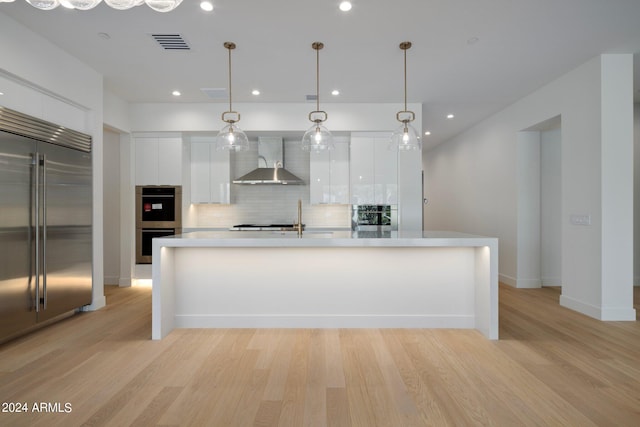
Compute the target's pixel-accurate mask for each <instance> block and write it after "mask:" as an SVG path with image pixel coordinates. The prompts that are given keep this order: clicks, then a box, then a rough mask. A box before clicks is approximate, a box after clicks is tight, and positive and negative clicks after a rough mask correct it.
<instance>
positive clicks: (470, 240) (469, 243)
mask: <svg viewBox="0 0 640 427" xmlns="http://www.w3.org/2000/svg"><path fill="white" fill-rule="evenodd" d="M229 233H231V235H228V234H227V233H224V235H223V236H218V237H206V236H202V237H193V236H187V235H184V236H183V235H177V236H171V237H161V238H155V239H153V244H154V246H155V245H158V246H159V247H178V248H179V247H182V248H195V247H262V248H264V247H358V248H361V247H482V246H488V247H497V244H498V239H497V238H495V237H483V236H471V235H461V236H464V237H456V235H452V236H450V237H393V238H349V237H316V238H314V237H310V236H309V235H307V236H306V237H305V235H304V234H303V237H302V238H299V237H297V236H291V235H287V236H279V235H274V236H268V237H267V236H264V235H263V236H260V237H250V236H248V235H246V234H244V235H240V234H238V233H244V232H229ZM427 236H428V234H427Z"/></svg>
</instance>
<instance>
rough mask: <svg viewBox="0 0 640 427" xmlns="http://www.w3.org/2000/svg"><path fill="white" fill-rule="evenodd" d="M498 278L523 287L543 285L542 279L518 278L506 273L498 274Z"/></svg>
mask: <svg viewBox="0 0 640 427" xmlns="http://www.w3.org/2000/svg"><path fill="white" fill-rule="evenodd" d="M498 280H499V281H500V282H501V283H504V284H505V285H509V286H511V287H514V288H521V289H531V288H539V287H541V286H542V282H541V281H540V279H516V278H515V277H511V276H507V275H506V274H498Z"/></svg>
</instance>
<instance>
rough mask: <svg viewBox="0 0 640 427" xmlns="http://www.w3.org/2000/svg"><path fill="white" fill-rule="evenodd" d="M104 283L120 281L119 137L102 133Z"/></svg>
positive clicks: (107, 132)
mask: <svg viewBox="0 0 640 427" xmlns="http://www.w3.org/2000/svg"><path fill="white" fill-rule="evenodd" d="M103 154H104V157H103V162H104V163H103V164H104V171H105V172H104V182H103V185H104V193H103V194H104V206H103V212H104V225H103V228H104V246H103V247H104V283H105V284H107V285H117V284H119V281H120V135H119V134H118V133H116V132H112V131H109V130H105V132H104V152H103Z"/></svg>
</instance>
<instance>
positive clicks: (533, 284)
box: [516, 279, 542, 289]
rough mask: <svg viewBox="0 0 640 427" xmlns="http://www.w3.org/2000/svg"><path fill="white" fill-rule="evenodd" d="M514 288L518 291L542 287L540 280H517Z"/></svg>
mask: <svg viewBox="0 0 640 427" xmlns="http://www.w3.org/2000/svg"><path fill="white" fill-rule="evenodd" d="M516 282H517V285H516V288H519V289H537V288H540V287H542V281H541V280H540V279H517V281H516Z"/></svg>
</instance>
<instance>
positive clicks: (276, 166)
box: [233, 136, 304, 185]
mask: <svg viewBox="0 0 640 427" xmlns="http://www.w3.org/2000/svg"><path fill="white" fill-rule="evenodd" d="M233 183H234V184H282V185H304V181H303V180H302V179H300V178H298V177H297V176H295V175H294V174H293V173H291V172H289V171H288V170H286V169H285V168H284V141H283V139H282V138H280V137H266V136H265V137H259V138H258V168H257V169H254V170H252V171H251V172H249V173H247V174H245V175H242V176H241V177H240V178H238V179H235V180H233Z"/></svg>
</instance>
